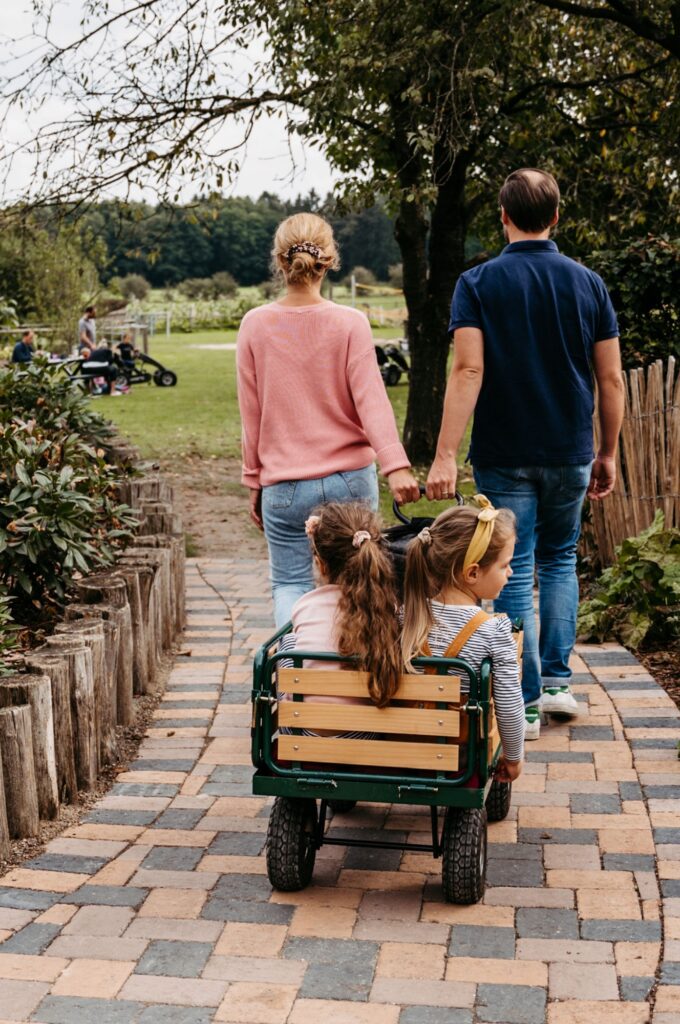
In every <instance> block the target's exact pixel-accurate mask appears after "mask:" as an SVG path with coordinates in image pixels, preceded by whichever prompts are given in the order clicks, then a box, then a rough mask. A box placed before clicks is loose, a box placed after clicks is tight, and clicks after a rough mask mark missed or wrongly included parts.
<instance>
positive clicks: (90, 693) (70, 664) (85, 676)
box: [36, 634, 99, 789]
mask: <svg viewBox="0 0 680 1024" xmlns="http://www.w3.org/2000/svg"><path fill="white" fill-rule="evenodd" d="M43 652H44V653H47V654H50V655H57V656H58V657H61V658H63V659H64V661H65V662H66V664H67V668H68V678H69V691H70V697H71V722H72V729H73V741H74V742H73V746H74V751H75V762H76V777H77V780H78V786H79V788H80V789H92V787H93V786H94V784H95V782H96V781H97V773H98V770H99V749H98V746H97V731H96V727H95V710H94V692H95V691H94V674H93V670H92V652H91V650H90V648H89V647H88V646H87V645H86V644H85V642H84V640H80V639H78V638H76V637H72V636H71V637H69V636H64V635H63V634H60V635H57V636H50V637H48V638H47V642H46V643H45V645H44V647H40V648H38V651H37V652H36V654H42V653H43Z"/></svg>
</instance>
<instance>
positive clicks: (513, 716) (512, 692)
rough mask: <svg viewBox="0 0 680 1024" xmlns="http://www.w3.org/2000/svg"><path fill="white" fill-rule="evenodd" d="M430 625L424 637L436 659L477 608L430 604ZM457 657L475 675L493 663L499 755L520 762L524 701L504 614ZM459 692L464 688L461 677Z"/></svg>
mask: <svg viewBox="0 0 680 1024" xmlns="http://www.w3.org/2000/svg"><path fill="white" fill-rule="evenodd" d="M430 605H431V608H432V617H433V618H434V623H435V624H434V626H433V627H432V629H431V630H430V633H429V635H428V638H427V640H428V643H429V645H430V650H431V651H432V654H433V655H434V656H435V657H436V658H441V657H443V656H444V652H445V651H446V649H447V647H448V646H449V644H450V643H451V641H452V640H453V639H454V638H455V637H456V636H457V635H458V633H459V632H460V631H461V629H462V628H463V626H464V625H465V624H466V622H468V621H469V620H470V619H471V618H472V616H473V615H476V614H477V612H478V611H479V608H478V607H477V606H476V605H457V604H455V605H454V604H440V603H439V602H438V601H431V602H430ZM459 657H460V658H463V660H464V661H467V662H468V664H469V665H470V667H471V668H473V669H474V670H475V672H478V671H479V668H480V666H481V664H482V661H483V660H484V658H491V659H492V662H493V677H492V688H493V700H494V705H495V711H496V720H497V722H498V730H499V732H500V734H501V742H502V744H503V753H504V754H505V756H506V757H507V759H508V761H520V760H521V759H522V755H523V752H524V700H523V697H522V687H521V685H520V678H519V665H518V663H517V645H516V643H515V641H514V639H513V636H512V624H511V622H510V619H508V618H507V616H505V615H495V616H493V617H492V618H490V619H487V621H486V622H483V623H482V624H481V626H479V627H478V628H477V629H476V630H475V632H474V633H473V634H472V636H471V637H470V638H469V640H468V641H467V642H466V643H465V645H464V646H463V648H462V650H461V652H460V654H459ZM461 684H462V687H461V688H462V689H463V691H466V690H467V689H468V686H467V680H466V678H465V676H463V678H462V680H461Z"/></svg>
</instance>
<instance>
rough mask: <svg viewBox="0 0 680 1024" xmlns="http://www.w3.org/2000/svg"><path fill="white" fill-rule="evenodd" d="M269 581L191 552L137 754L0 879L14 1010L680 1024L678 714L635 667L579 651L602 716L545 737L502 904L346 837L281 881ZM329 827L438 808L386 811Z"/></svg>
mask: <svg viewBox="0 0 680 1024" xmlns="http://www.w3.org/2000/svg"><path fill="white" fill-rule="evenodd" d="M267 594H268V586H267V581H266V567H265V566H264V565H263V564H262V563H261V562H256V561H245V560H243V561H212V562H203V563H201V565H200V566H198V565H197V564H196V563H191V564H190V565H189V567H188V605H189V625H188V629H187V633H186V639H185V648H186V651H187V652H188V651H191V655H190V656H180V657H178V658H177V662H176V666H175V668H174V669H173V672H172V675H171V677H170V682H169V686H168V690H167V693H166V695H165V699H164V701H163V703H162V704H161V705H160V707H159V709H158V711H157V713H156V721H155V722H154V724H153V727H152V728H151V729H149V733H148V738H147V739H145V741H144V743H143V745H142V747H141V749H140V752H139V757H138V759H137V760H136V761H135V762H134V763H133V764H132V765H131V766H130V770H129V771H128V772H126V773H125V774H123V775H120V776H119V779H118V781H117V783H116V785H115V786H114V787H113V789H112V790H111V791H110V793H109V795H108V796H106V797H105V798H104V799H102V800H101V801H100V802H99V804H98V805H97V807H96V808H95V809H94V810H93V811H92V812H90V813H89V814H88V815H87V816H86V817H85V818H84V820H83V823H82V824H80V825H78V826H77V827H75V828H72V829H70V830H69V831H67V832H65V833H64V834H63V835H62V836H61V837H59V838H58V839H54V840H53V841H52V842H50V843H49V845H48V847H47V850H46V852H45V853H44V854H43V855H42V856H40V857H38V858H36V859H35V860H34V861H32V862H30V863H29V864H27V865H25V866H24V867H22V868H20V869H16V870H14V871H12V872H10V874H8V875H6V876H5V877H4V878H2V879H0V1024H3V1022H6V1021H43V1022H55V1024H66V1022H68V1024H74V1022H75V1024H132V1022H136V1024H171V1022H172V1024H208V1022H210V1021H231V1022H242V1024H324V1022H325V1021H330V1022H332V1024H472V1022H477V1021H497V1022H500V1024H542V1022H543V1021H547V1022H548V1024H598V1022H603V1021H606V1022H612V1024H638V1022H639V1024H643V1022H652V1021H653V1024H673V1022H680V795H679V790H678V789H677V786H676V783H677V781H678V778H679V777H680V763H679V762H678V760H677V753H676V745H677V741H678V737H679V736H680V714H679V713H678V711H677V710H676V708H675V706H674V705H673V704H672V702H671V701H670V699H669V698H668V697H667V696H666V695H665V694H664V692H663V691H662V690H661V689H660V688H659V687H658V686H657V685H656V684H655V683H654V681H653V680H652V679H651V677H650V676H649V675H648V674H647V673H646V672H645V671H644V670H643V668H642V667H641V666H640V665H639V664H638V663H637V662H636V661H635V659H634V658H632V657H631V656H630V655H629V654H628V653H627V652H626V651H624V650H623V649H622V648H620V647H618V646H616V645H613V644H605V645H603V646H602V647H583V648H579V649H578V654H577V655H576V656H575V658H574V671H575V676H574V683H575V686H574V690H575V692H576V695H577V697H578V699H579V701H580V702H581V706H582V709H583V714H582V716H581V717H580V718H579V719H578V720H577V721H576V722H575V723H574V724H572V725H551V726H550V727H549V728H546V729H545V730H544V734H543V736H542V737H541V740H540V741H539V742H537V743H532V744H529V746H528V755H527V765H526V767H525V770H524V774H523V775H522V778H521V779H520V781H519V783H518V784H516V785H515V787H514V794H513V807H512V811H511V814H510V818H509V819H508V820H507V821H505V822H501V823H499V824H496V825H492V826H490V829H489V835H490V840H491V844H492V845H491V859H490V868H489V887H488V889H487V893H486V897H485V899H484V902H483V903H482V904H481V905H478V906H473V907H454V906H450V905H447V904H445V903H443V902H442V898H441V888H440V884H439V877H438V872H439V865H438V862H436V861H434V860H433V859H432V858H431V857H429V856H427V855H420V854H414V853H405V854H401V853H399V852H398V851H391V850H383V851H380V850H366V851H365V850H361V849H358V848H355V849H352V850H349V851H348V850H346V849H344V848H342V847H326V848H324V849H322V850H321V851H320V854H319V856H318V858H317V867H316V872H315V884H314V885H313V886H312V887H310V888H309V889H308V890H307V891H306V892H302V893H291V894H281V893H273V892H272V891H271V889H270V887H269V885H268V882H267V878H266V874H265V863H264V859H263V856H262V853H263V844H264V837H265V830H266V827H267V820H266V819H267V814H268V810H269V808H268V801H267V800H265V799H263V798H255V797H253V796H251V793H250V763H249V720H250V715H249V703H248V702H249V695H250V662H251V654H252V651H253V648H254V647H256V646H257V645H258V644H259V643H260V642H261V641H262V640H263V639H264V638H266V637H267V636H268V635H269V634H270V632H271V618H270V602H269V599H268V596H267ZM332 827H333V828H339V827H342V828H344V829H355V830H361V834H369V833H370V831H371V830H376V829H382V828H388V829H391V830H393V831H394V833H395V835H397V834H398V835H408V836H410V837H411V838H414V837H417V836H420V835H421V834H423V833H426V832H427V827H428V819H427V817H426V816H425V815H423V814H422V813H421V809H418V808H410V807H394V808H391V809H390V808H384V807H379V806H370V805H369V806H363V807H359V808H357V809H356V810H355V811H354V812H352V813H351V814H348V815H345V816H344V817H340V816H337V817H336V818H335V819H334V821H333V824H332ZM660 890H661V891H660ZM655 978H658V979H659V984H658V987H655Z"/></svg>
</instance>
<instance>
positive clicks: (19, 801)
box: [0, 704, 40, 839]
mask: <svg viewBox="0 0 680 1024" xmlns="http://www.w3.org/2000/svg"><path fill="white" fill-rule="evenodd" d="M0 757H1V758H2V772H3V776H4V781H5V800H6V803H7V823H8V825H9V834H10V836H12V838H13V839H27V838H28V837H29V836H37V834H38V832H39V830H40V814H39V812H38V789H37V786H36V780H35V764H34V763H33V734H32V729H31V709H30V707H29V706H28V705H27V704H23V705H22V706H21V707H18V708H15V707H11V708H0Z"/></svg>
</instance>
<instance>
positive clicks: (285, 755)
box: [278, 736, 458, 772]
mask: <svg viewBox="0 0 680 1024" xmlns="http://www.w3.org/2000/svg"><path fill="white" fill-rule="evenodd" d="M278 756H279V757H280V758H281V759H282V760H284V761H300V762H304V761H310V762H315V763H318V764H341V765H343V766H345V765H347V766H350V767H351V766H352V765H361V766H362V767H366V766H371V767H375V768H421V769H429V770H431V771H440V772H451V771H457V769H458V747H457V745H455V744H445V743H406V742H404V741H403V740H370V739H369V740H347V739H332V738H329V737H327V736H279V739H278Z"/></svg>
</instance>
